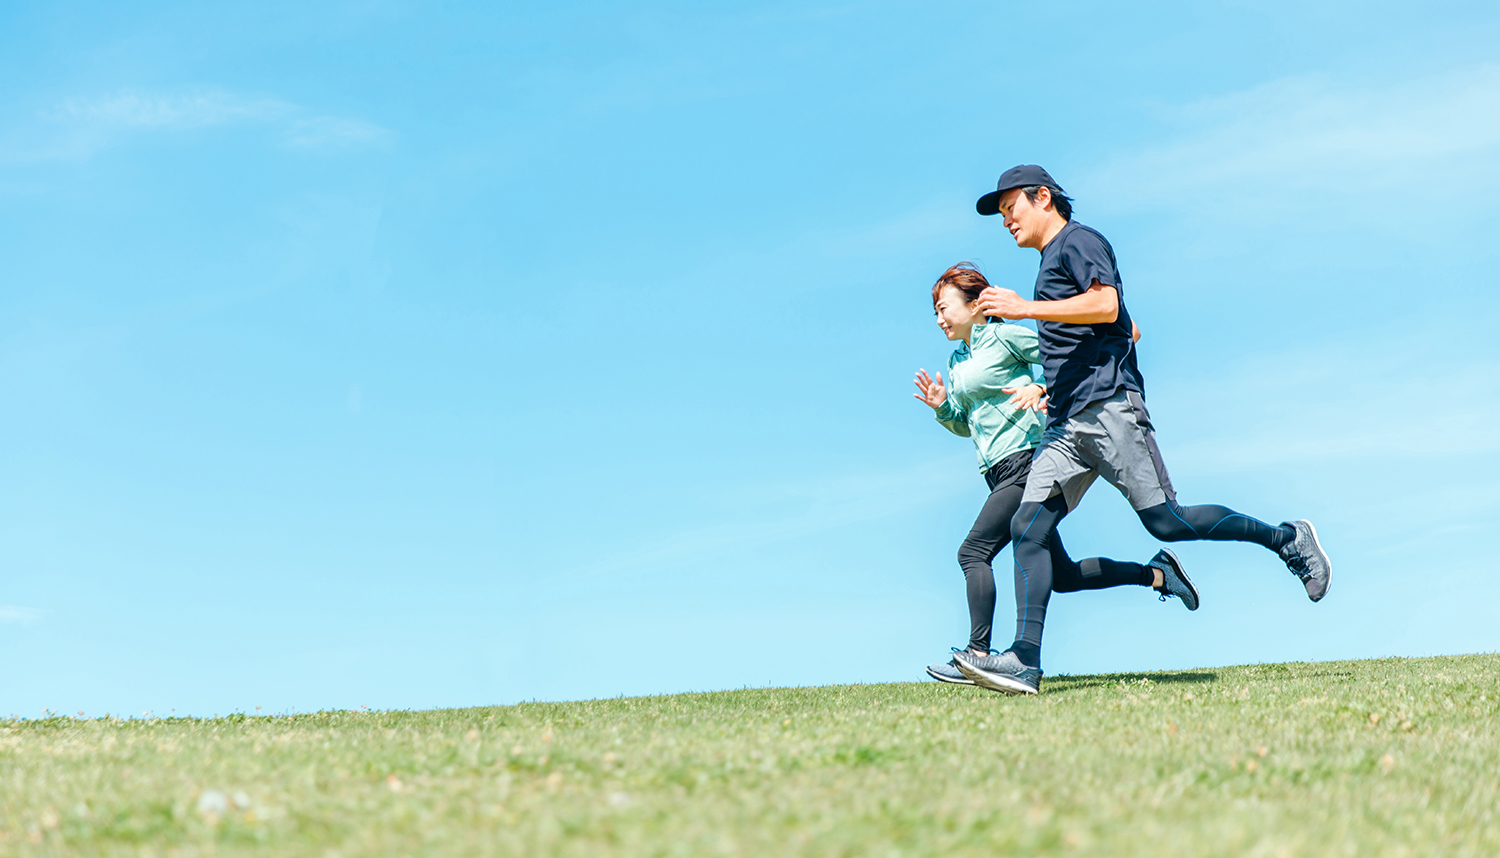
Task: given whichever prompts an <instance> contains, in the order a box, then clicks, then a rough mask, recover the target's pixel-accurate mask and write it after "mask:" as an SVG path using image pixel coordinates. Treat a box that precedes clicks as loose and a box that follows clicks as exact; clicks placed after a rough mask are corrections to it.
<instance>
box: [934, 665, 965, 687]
mask: <svg viewBox="0 0 1500 858" xmlns="http://www.w3.org/2000/svg"><path fill="white" fill-rule="evenodd" d="M927 675H928V676H930V677H932V678H933V679H936V680H937V681H938V682H946V683H948V684H949V685H974V684H975V683H974V680H972V679H954V678H953V677H951V676H943V675H942V674H940V673H933V671H932V668H930V667H929V668H928V669H927Z"/></svg>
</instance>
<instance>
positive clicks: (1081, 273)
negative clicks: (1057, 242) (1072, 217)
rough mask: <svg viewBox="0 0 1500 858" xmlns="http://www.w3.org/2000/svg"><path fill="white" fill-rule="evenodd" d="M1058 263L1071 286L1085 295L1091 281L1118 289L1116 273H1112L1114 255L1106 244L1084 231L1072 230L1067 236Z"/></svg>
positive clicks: (1097, 236)
mask: <svg viewBox="0 0 1500 858" xmlns="http://www.w3.org/2000/svg"><path fill="white" fill-rule="evenodd" d="M1059 261H1060V262H1062V266H1063V268H1064V269H1065V270H1066V271H1067V272H1068V274H1069V276H1071V277H1072V278H1073V282H1075V283H1077V284H1078V288H1079V291H1080V292H1087V291H1088V288H1089V287H1090V286H1092V285H1093V284H1094V281H1095V280H1098V281H1099V282H1100V283H1103V284H1104V285H1105V286H1113V287H1115V289H1117V290H1118V289H1119V288H1120V272H1118V271H1116V270H1115V255H1114V252H1113V251H1112V250H1110V247H1109V243H1108V242H1106V241H1105V240H1104V239H1103V238H1102V237H1100V236H1099V235H1097V234H1095V233H1093V232H1091V231H1089V230H1087V229H1077V230H1074V231H1073V234H1072V235H1070V236H1068V242H1067V244H1064V245H1063V246H1062V253H1061V254H1060V259H1059Z"/></svg>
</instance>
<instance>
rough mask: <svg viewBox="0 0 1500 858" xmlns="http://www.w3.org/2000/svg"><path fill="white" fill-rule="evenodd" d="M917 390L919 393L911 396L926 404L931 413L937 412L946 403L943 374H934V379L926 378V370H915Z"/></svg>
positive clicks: (946, 391)
mask: <svg viewBox="0 0 1500 858" xmlns="http://www.w3.org/2000/svg"><path fill="white" fill-rule="evenodd" d="M917 390H918V391H920V392H919V393H913V394H912V396H915V397H916V398H918V399H920V400H922V401H923V402H925V403H927V404H928V406H930V407H931V408H932V410H933V411H936V410H938V409H939V408H941V407H942V406H943V403H944V402H947V401H948V388H946V387H943V374H942V373H940V372H939V373H936V374H935V377H933V378H928V376H927V370H925V369H919V370H917Z"/></svg>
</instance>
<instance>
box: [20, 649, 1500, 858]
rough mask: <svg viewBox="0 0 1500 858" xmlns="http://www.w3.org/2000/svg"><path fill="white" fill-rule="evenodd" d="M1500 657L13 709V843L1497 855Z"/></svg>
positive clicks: (578, 851)
mask: <svg viewBox="0 0 1500 858" xmlns="http://www.w3.org/2000/svg"><path fill="white" fill-rule="evenodd" d="M1497 807H1500V656H1495V655H1482V656H1462V657H1451V658H1432V659H1411V660H1407V659H1390V660H1381V661H1358V662H1330V663H1321V664H1282V665H1258V666H1250V667H1231V668H1215V669H1204V670H1194V671H1181V672H1167V673H1153V674H1130V675H1113V676H1071V677H1070V676H1060V677H1056V678H1049V679H1048V680H1047V682H1046V685H1045V687H1044V694H1043V695H1042V696H1041V697H1038V698H1034V699H1020V698H1010V697H1002V696H1000V695H996V694H991V693H989V692H986V691H982V690H979V689H974V688H957V687H952V686H943V685H938V684H936V683H930V682H929V683H911V684H896V685H857V686H832V687H826V688H792V689H748V690H744V691H729V692H720V693H711V694H685V695H677V696H672V697H650V698H633V699H616V700H597V701H590V702H584V703H528V704H522V705H517V706H506V707H495V708H485V709H463V710H446V711H430V712H369V713H359V712H327V713H317V714H310V715H295V716H289V717H282V716H278V717H267V718H246V717H244V716H232V717H229V718H217V719H151V720H119V719H106V720H73V719H67V718H53V719H44V720H30V721H0V854H4V855H59V854H80V855H96V854H97V855H159V856H166V855H183V856H186V855H203V856H206V855H218V856H230V855H239V854H251V853H257V854H273V855H278V856H280V855H314V856H332V855H335V854H337V855H342V856H345V858H349V856H356V855H423V856H429V855H431V856H443V855H527V856H531V855H578V856H585V855H587V856H615V855H629V856H635V855H747V856H777V855H849V856H856V855H858V856H867V855H868V856H896V855H909V856H918V855H921V856H925V855H976V856H981V855H982V856H995V855H1006V854H1023V855H1035V854H1042V855H1054V854H1056V855H1069V854H1076V855H1150V856H1160V855H1226V856H1229V855H1234V856H1294V855H1349V856H1362V857H1363V856H1384V855H1411V856H1416V855H1434V854H1441V855H1445V856H1466V855H1474V856H1494V855H1500V818H1497Z"/></svg>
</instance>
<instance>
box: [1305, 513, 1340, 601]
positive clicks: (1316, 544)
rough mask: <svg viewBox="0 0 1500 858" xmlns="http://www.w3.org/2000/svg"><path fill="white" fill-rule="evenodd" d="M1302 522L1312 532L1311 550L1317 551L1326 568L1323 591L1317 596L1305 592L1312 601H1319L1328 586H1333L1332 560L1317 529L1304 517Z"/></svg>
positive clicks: (1326, 591) (1324, 594)
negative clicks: (1326, 575) (1326, 574)
mask: <svg viewBox="0 0 1500 858" xmlns="http://www.w3.org/2000/svg"><path fill="white" fill-rule="evenodd" d="M1302 523H1303V524H1306V525H1307V529H1308V530H1309V531H1311V532H1312V538H1313V550H1314V551H1316V552H1318V556H1319V557H1321V558H1323V565H1324V566H1326V567H1327V568H1328V577H1327V578H1325V579H1323V592H1321V593H1319V594H1318V595H1317V596H1314V595H1313V594H1311V593H1308V594H1307V598H1309V599H1312V600H1313V601H1314V602H1321V601H1323V597H1324V596H1326V595H1328V590H1329V588H1331V587H1332V586H1333V561H1332V560H1330V559H1329V557H1328V552H1327V551H1324V550H1323V543H1322V542H1320V541H1319V540H1318V529H1317V528H1316V527H1313V523H1312V522H1310V521H1308V520H1307V519H1305V518H1304V519H1302Z"/></svg>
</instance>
